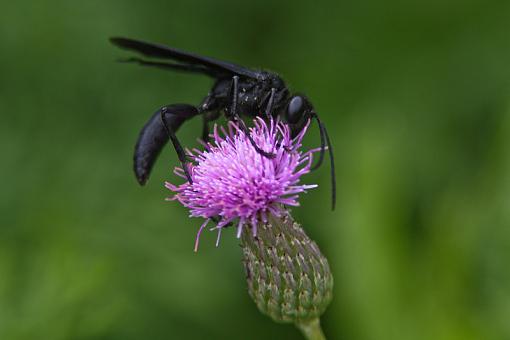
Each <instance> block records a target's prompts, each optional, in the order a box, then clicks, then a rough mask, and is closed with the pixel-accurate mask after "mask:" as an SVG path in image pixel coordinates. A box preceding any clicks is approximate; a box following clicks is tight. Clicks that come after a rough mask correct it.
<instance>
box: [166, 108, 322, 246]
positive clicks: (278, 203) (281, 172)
mask: <svg viewBox="0 0 510 340" xmlns="http://www.w3.org/2000/svg"><path fill="white" fill-rule="evenodd" d="M309 124H310V121H308V123H307V124H306V126H305V128H304V129H303V130H302V131H301V132H300V133H299V134H298V135H297V136H296V137H294V138H291V135H290V129H289V127H288V126H287V125H286V124H284V123H282V122H280V121H279V120H276V121H275V120H273V119H270V120H269V123H266V122H265V121H264V120H263V119H261V118H257V119H255V120H254V127H251V128H250V129H249V133H250V135H251V137H252V139H253V140H254V141H255V143H256V144H257V146H258V147H260V148H261V149H263V150H264V151H266V152H272V153H274V154H275V155H276V156H275V157H274V158H271V159H270V158H267V157H265V156H263V155H261V154H260V153H258V152H257V151H256V150H255V148H254V147H253V145H252V144H251V143H250V141H249V139H248V138H247V136H246V135H245V133H244V132H243V131H242V130H241V129H240V128H239V127H238V125H236V124H235V123H232V122H230V123H229V125H228V131H226V130H225V129H224V128H223V127H222V128H221V132H222V133H221V135H220V133H219V132H218V126H217V125H216V126H215V127H214V133H213V135H212V137H213V139H214V140H213V141H212V142H211V143H208V144H204V147H205V150H204V151H200V150H197V149H193V152H192V151H189V150H188V151H187V153H188V155H189V156H190V157H192V159H193V160H194V164H192V165H190V168H189V172H190V175H191V179H192V181H193V183H192V184H190V183H189V182H186V183H184V184H181V185H179V186H176V185H173V184H172V183H169V182H166V183H165V186H166V187H167V188H168V189H170V190H171V191H173V192H175V193H176V194H175V195H174V196H173V197H171V198H168V200H178V201H179V202H181V203H182V204H183V205H184V206H185V207H187V208H189V209H190V216H191V217H203V218H205V219H206V220H205V222H204V223H203V224H202V226H201V227H200V229H199V231H198V233H197V237H196V240H195V251H197V250H198V242H199V238H200V234H201V233H202V230H203V229H204V228H205V227H206V226H207V224H208V223H209V222H210V220H211V219H216V220H217V221H218V219H219V221H218V224H217V226H216V227H214V228H213V229H217V230H218V238H217V241H216V245H218V243H219V239H220V236H221V230H222V228H224V227H225V226H227V225H229V224H230V223H237V237H238V238H239V237H240V236H241V232H242V229H243V226H245V225H247V226H251V228H252V233H253V235H256V233H257V224H258V222H259V221H262V222H264V223H265V222H267V219H268V214H271V215H273V216H276V217H281V216H282V215H283V214H284V209H285V208H284V206H298V205H299V203H298V201H297V199H298V194H299V193H301V192H305V191H306V190H307V189H311V188H315V187H317V185H304V184H299V180H300V177H301V176H302V175H304V174H306V173H308V172H310V167H311V163H312V154H313V153H314V152H315V151H317V149H314V150H309V151H306V152H302V151H299V149H300V147H301V142H302V139H303V136H304V135H305V133H306V131H307V129H308V126H309ZM222 136H223V137H222ZM174 173H175V174H176V175H178V176H180V177H182V178H184V179H186V176H185V174H184V171H183V169H182V168H175V170H174Z"/></svg>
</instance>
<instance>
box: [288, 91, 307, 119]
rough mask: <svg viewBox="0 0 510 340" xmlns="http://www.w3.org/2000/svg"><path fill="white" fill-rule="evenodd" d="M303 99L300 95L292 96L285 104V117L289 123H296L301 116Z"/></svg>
mask: <svg viewBox="0 0 510 340" xmlns="http://www.w3.org/2000/svg"><path fill="white" fill-rule="evenodd" d="M304 107H305V105H304V100H303V97H301V96H294V97H292V99H291V100H290V101H289V105H288V106H287V112H286V117H285V118H286V119H287V122H289V123H291V124H295V123H297V122H298V121H299V120H300V119H301V117H302V116H303V109H304Z"/></svg>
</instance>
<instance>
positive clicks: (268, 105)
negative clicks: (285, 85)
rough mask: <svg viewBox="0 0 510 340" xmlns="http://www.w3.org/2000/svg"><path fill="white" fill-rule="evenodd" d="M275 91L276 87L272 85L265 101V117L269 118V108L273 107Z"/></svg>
mask: <svg viewBox="0 0 510 340" xmlns="http://www.w3.org/2000/svg"><path fill="white" fill-rule="evenodd" d="M275 93H276V89H275V88H274V87H273V88H271V94H270V95H269V100H268V101H267V106H266V117H267V118H271V110H272V109H273V104H274V95H275Z"/></svg>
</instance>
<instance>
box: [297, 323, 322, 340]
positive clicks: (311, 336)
mask: <svg viewBox="0 0 510 340" xmlns="http://www.w3.org/2000/svg"><path fill="white" fill-rule="evenodd" d="M296 327H297V328H299V329H300V330H301V332H303V335H304V336H305V338H306V339H307V340H326V337H325V336H324V333H322V329H321V324H320V321H319V318H317V319H313V320H312V321H309V322H306V323H304V322H303V323H296Z"/></svg>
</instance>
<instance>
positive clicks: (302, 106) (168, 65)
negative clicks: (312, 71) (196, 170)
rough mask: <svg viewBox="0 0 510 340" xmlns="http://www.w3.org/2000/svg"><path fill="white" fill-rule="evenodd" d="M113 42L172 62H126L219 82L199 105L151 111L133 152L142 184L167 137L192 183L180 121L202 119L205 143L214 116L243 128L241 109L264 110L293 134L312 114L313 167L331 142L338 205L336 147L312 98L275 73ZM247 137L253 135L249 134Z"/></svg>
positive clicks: (136, 42) (161, 47)
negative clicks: (315, 132) (316, 151)
mask: <svg viewBox="0 0 510 340" xmlns="http://www.w3.org/2000/svg"><path fill="white" fill-rule="evenodd" d="M110 41H111V42H112V43H113V44H114V45H116V46H118V47H120V48H123V49H127V50H134V51H136V52H139V53H141V54H142V55H144V56H146V57H149V58H156V59H164V60H170V62H169V61H151V60H144V59H141V58H136V57H133V58H129V59H125V60H122V61H124V62H133V63H137V64H140V65H143V66H151V67H157V68H161V69H166V70H172V71H182V72H188V73H198V74H203V75H207V76H209V77H212V78H213V79H214V80H215V82H214V85H213V87H212V89H211V91H210V92H209V94H208V95H207V96H206V97H205V98H204V100H203V101H202V103H201V104H200V105H198V106H193V105H189V104H172V105H167V106H163V107H162V108H160V109H159V110H157V111H156V112H155V113H154V114H153V116H152V117H151V118H150V119H149V121H148V122H147V123H146V124H145V126H144V127H143V128H142V131H141V132H140V135H139V136H138V141H137V143H136V146H135V154H134V170H135V174H136V179H137V180H138V182H139V183H140V184H141V185H144V184H145V182H146V181H147V179H148V178H149V175H150V172H151V169H152V166H153V165H154V162H155V161H156V159H157V157H158V155H159V153H160V151H161V149H162V148H163V146H164V145H165V144H166V143H167V142H168V140H169V139H170V140H171V141H172V144H173V146H174V148H175V151H176V152H177V156H178V158H179V161H180V162H181V164H182V166H183V169H184V170H185V172H186V175H187V177H188V180H189V181H190V182H191V176H190V175H189V173H188V170H187V169H188V167H187V166H186V164H187V162H188V160H187V158H186V154H185V152H184V149H183V147H182V145H181V144H180V143H179V140H178V139H177V137H176V135H175V133H176V132H177V130H178V129H179V127H180V126H181V125H182V123H184V122H185V121H186V120H188V119H191V118H193V117H195V116H197V115H201V116H202V119H203V131H202V138H203V140H204V141H207V140H208V138H209V125H208V123H209V122H211V121H214V120H216V119H217V118H218V117H219V116H220V112H222V111H223V112H224V113H225V117H226V118H227V119H228V120H232V121H234V122H236V123H237V124H238V125H239V126H240V128H241V129H243V130H244V131H245V132H246V131H247V127H246V125H245V123H244V122H243V120H242V119H241V118H240V117H239V112H241V113H242V114H244V115H246V116H249V117H256V116H259V115H261V114H265V115H266V116H273V117H276V116H280V117H282V118H283V121H284V122H285V123H287V124H288V125H289V127H290V130H291V134H292V135H293V136H295V135H296V134H298V133H299V132H300V131H301V130H302V129H303V128H304V126H305V124H306V122H307V121H308V120H309V119H311V118H313V119H315V120H316V121H317V123H318V125H319V130H320V137H321V149H320V156H319V160H318V162H317V164H315V166H314V167H313V170H315V169H317V168H318V167H319V166H320V165H321V164H322V162H323V159H324V153H325V150H326V146H327V148H328V150H329V156H330V163H331V184H332V206H333V208H334V206H335V197H336V189H335V186H336V183H335V170H334V160H333V150H332V147H331V142H330V140H329V136H328V132H327V130H326V127H325V126H324V124H323V123H322V122H321V120H320V119H319V117H318V115H317V113H316V112H315V110H314V109H313V106H312V105H311V103H310V102H309V101H308V99H307V98H306V97H305V96H304V95H301V94H295V95H291V94H290V92H289V90H288V88H287V86H286V85H285V83H284V82H283V80H282V79H281V78H280V77H279V76H278V75H277V74H275V73H273V72H268V71H262V70H252V69H249V68H246V67H242V66H239V65H236V64H232V63H230V62H225V61H220V60H216V59H213V58H209V57H204V56H199V55H197V54H194V53H190V52H185V51H182V50H179V49H176V48H173V47H168V46H164V45H160V44H153V43H148V42H144V41H139V40H134V39H128V38H119V37H115V38H111V39H110ZM247 136H250V135H249V134H248V133H247ZM249 138H250V142H251V144H252V145H253V147H254V148H255V149H256V150H257V152H259V153H260V154H262V155H264V156H265V157H269V158H271V157H274V154H272V153H268V152H265V151H264V150H262V149H260V148H259V147H258V146H257V144H256V143H255V142H254V141H253V139H251V137H249Z"/></svg>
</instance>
